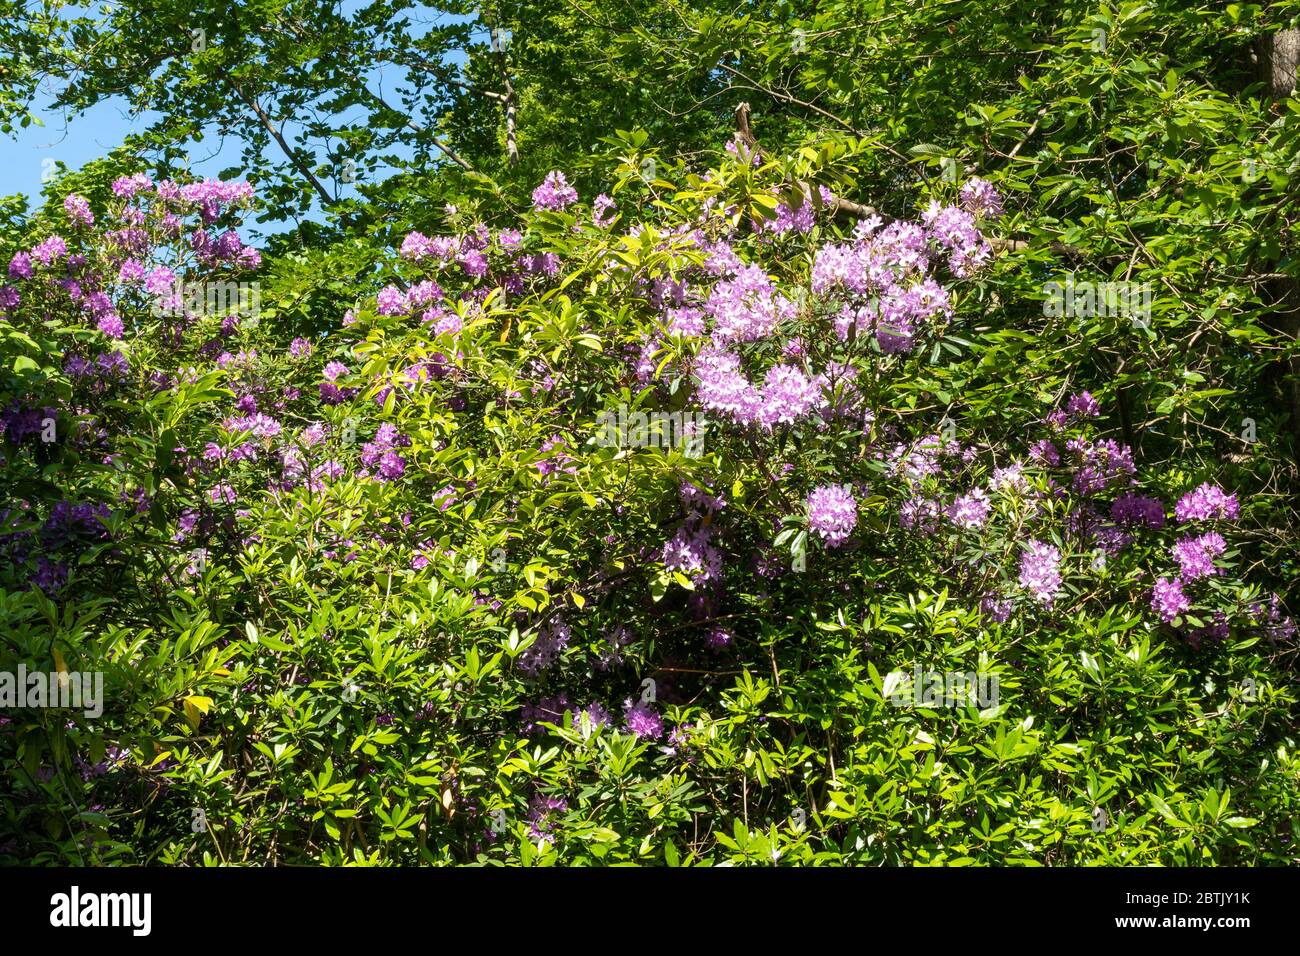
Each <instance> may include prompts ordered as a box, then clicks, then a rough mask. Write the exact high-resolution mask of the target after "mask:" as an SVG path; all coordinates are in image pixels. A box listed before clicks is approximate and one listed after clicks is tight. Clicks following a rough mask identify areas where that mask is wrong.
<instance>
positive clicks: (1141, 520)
mask: <svg viewBox="0 0 1300 956" xmlns="http://www.w3.org/2000/svg"><path fill="white" fill-rule="evenodd" d="M1110 516H1111V518H1113V519H1114V520H1115V521H1118V522H1119V523H1120V524H1127V525H1138V524H1144V525H1146V526H1147V527H1148V528H1161V527H1163V526H1164V523H1165V506H1164V504H1162V503H1161V501H1160V499H1159V498H1149V497H1147V496H1145V495H1137V494H1133V493H1131V492H1128V493H1125V494H1123V495H1120V496H1119V497H1118V498H1116V499H1115V502H1114V503H1113V504H1112V505H1111V506H1110Z"/></svg>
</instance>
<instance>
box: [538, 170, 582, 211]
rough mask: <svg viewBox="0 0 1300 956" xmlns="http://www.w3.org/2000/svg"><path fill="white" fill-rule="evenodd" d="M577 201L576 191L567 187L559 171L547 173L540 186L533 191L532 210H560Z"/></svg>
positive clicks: (562, 174)
mask: <svg viewBox="0 0 1300 956" xmlns="http://www.w3.org/2000/svg"><path fill="white" fill-rule="evenodd" d="M577 200H578V191H577V190H576V189H574V188H573V187H572V186H570V185H569V181H568V180H567V179H565V177H564V173H562V172H560V171H559V170H552V171H551V172H549V173H547V174H546V178H545V179H543V180H542V183H541V185H540V186H538V187H537V188H536V189H534V190H533V208H534V209H553V210H561V209H564V208H566V207H567V206H569V205H570V204H572V203H574V202H577Z"/></svg>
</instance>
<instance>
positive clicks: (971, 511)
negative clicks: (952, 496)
mask: <svg viewBox="0 0 1300 956" xmlns="http://www.w3.org/2000/svg"><path fill="white" fill-rule="evenodd" d="M990 510H991V506H990V505H989V499H988V495H986V494H985V493H984V489H983V488H972V489H971V490H970V492H969V493H968V494H965V495H962V496H961V497H960V498H958V499H957V500H955V501H954V502H953V503H952V504H950V505H949V506H948V508H947V509H946V514H947V515H948V520H950V521H951V522H952V523H953V524H955V525H957V526H958V527H960V528H966V529H968V530H975V529H978V528H981V527H983V526H984V522H985V521H987V520H988V517H989V512H990Z"/></svg>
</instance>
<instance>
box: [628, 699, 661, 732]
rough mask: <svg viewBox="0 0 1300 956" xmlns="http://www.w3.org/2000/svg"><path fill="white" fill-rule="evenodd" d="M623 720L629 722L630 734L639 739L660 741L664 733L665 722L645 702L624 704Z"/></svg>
mask: <svg viewBox="0 0 1300 956" xmlns="http://www.w3.org/2000/svg"><path fill="white" fill-rule="evenodd" d="M623 718H624V720H626V721H627V729H628V731H629V732H631V733H633V734H635V735H636V736H638V737H648V738H650V739H651V740H658V739H659V738H660V737H662V736H663V733H664V720H663V718H662V717H660V716H659V715H658V714H656V713H655V712H654V708H652V707H651V706H650V705H649V704H647V703H645V702H644V701H637V702H636V703H635V704H634V703H632V701H630V700H629V701H626V702H625V703H624V704H623Z"/></svg>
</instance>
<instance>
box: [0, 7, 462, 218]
mask: <svg viewBox="0 0 1300 956" xmlns="http://www.w3.org/2000/svg"><path fill="white" fill-rule="evenodd" d="M364 5H365V4H364V3H362V2H360V0H345V2H344V4H343V8H344V11H345V12H348V13H352V12H355V11H356V10H358V9H360V8H361V7H362V6H364ZM425 13H427V10H426V11H425ZM457 19H464V18H457ZM411 32H412V34H414V35H417V36H418V35H420V33H421V32H422V31H421V29H420V27H419V25H418V23H413V24H412V29H411ZM460 59H463V57H461V56H453V57H449V58H448V60H449V62H457V61H458V60H460ZM395 79H397V77H396V76H390V77H385V76H384V75H382V74H381V73H380V72H378V71H376V72H375V73H373V74H372V75H370V76H368V77H366V83H367V85H368V86H369V87H371V89H373V90H374V91H375V92H380V91H381V90H382V91H383V92H384V93H385V94H386V95H388V96H392V94H393V84H394V80H395ZM55 92H56V91H55V90H54V89H52V88H51V89H45V90H42V91H41V92H40V94H39V95H38V96H37V98H36V100H35V101H34V102H33V104H32V106H31V112H32V114H33V115H34V116H35V117H36V118H37V119H38V120H39V121H40V122H41V124H43V125H39V126H38V125H37V124H36V123H32V124H31V125H30V126H28V127H26V128H25V129H19V130H17V131H16V132H15V133H13V134H12V135H10V136H4V135H0V169H3V170H4V177H3V179H0V195H12V194H14V193H22V194H24V195H26V196H27V197H28V202H29V204H30V206H33V207H34V206H37V205H39V204H40V195H41V189H42V187H43V185H44V182H45V181H48V179H50V178H53V177H54V176H55V175H56V173H57V172H58V167H57V164H58V163H62V164H64V165H65V166H66V167H67V168H68V169H69V170H76V169H80V168H81V166H82V165H84V164H85V163H86V162H88V161H90V160H92V159H96V158H98V157H100V156H103V155H105V154H106V153H108V152H109V151H110V150H112V149H114V148H116V147H118V146H121V145H122V143H123V141H124V140H125V139H126V137H127V136H128V135H129V134H130V133H132V132H142V131H143V130H145V129H147V128H148V127H149V125H150V124H151V123H152V122H153V121H154V120H156V119H157V114H150V113H144V114H141V115H139V116H135V117H132V116H131V115H130V113H129V110H128V106H129V104H128V103H127V102H126V100H125V99H123V98H120V97H117V98H114V99H113V100H111V101H106V102H101V103H99V104H97V105H96V106H94V107H92V108H91V109H89V110H87V111H86V112H85V113H81V114H76V115H65V114H64V113H63V112H62V111H60V110H57V109H55V108H54V106H53V102H54V93H55ZM361 116H364V111H361V110H357V111H356V112H355V114H350V115H349V117H347V118H353V119H356V118H359V117H361ZM291 131H292V127H290V128H289V130H287V131H286V132H291ZM241 147H242V143H241V142H240V141H239V140H237V139H225V140H224V141H223V140H220V139H217V138H210V139H208V140H205V141H203V142H201V143H193V144H191V145H190V149H189V161H190V171H191V173H192V174H194V175H196V176H213V177H215V176H217V175H218V173H220V172H221V171H222V170H223V169H227V168H230V167H232V166H239V165H240V154H241ZM271 148H272V149H276V150H277V151H278V147H275V146H274V145H273V146H272V147H271ZM391 152H393V153H394V154H396V155H397V156H398V157H399V158H401V159H405V158H408V156H409V153H408V154H406V155H403V153H404V151H403V150H401V149H400V148H399V149H394V150H392V151H391ZM280 159H282V157H281V156H276V160H277V161H279V160H280ZM327 185H328V184H327ZM350 192H351V193H355V188H354V187H344V192H343V194H344V195H345V196H346V195H348V194H349V193H350ZM318 216H319V210H313V216H312V217H313V218H316V217H318Z"/></svg>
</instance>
